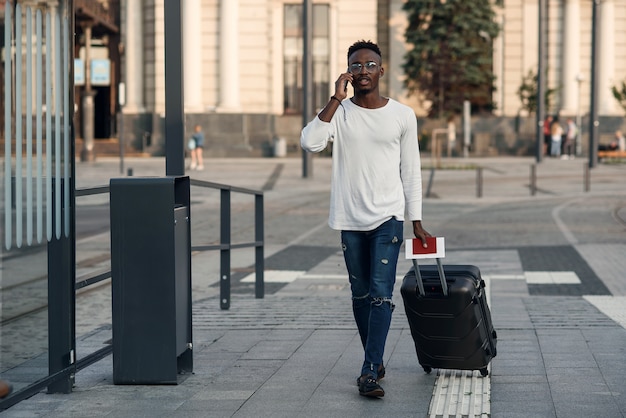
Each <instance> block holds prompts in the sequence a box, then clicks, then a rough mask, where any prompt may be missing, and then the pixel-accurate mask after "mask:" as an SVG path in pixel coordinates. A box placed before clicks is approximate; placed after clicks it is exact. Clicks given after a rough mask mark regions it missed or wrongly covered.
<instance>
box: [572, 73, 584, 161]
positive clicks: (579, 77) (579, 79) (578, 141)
mask: <svg viewBox="0 0 626 418" xmlns="http://www.w3.org/2000/svg"><path fill="white" fill-rule="evenodd" d="M584 79H585V77H584V76H583V75H582V74H580V73H579V74H578V75H577V76H576V82H577V83H578V107H577V109H576V128H577V130H578V131H577V132H576V149H575V151H574V152H575V153H576V156H577V157H580V156H581V155H582V153H583V141H582V136H581V132H582V128H583V122H582V116H581V111H580V106H581V102H582V97H581V85H582V83H583V80H584Z"/></svg>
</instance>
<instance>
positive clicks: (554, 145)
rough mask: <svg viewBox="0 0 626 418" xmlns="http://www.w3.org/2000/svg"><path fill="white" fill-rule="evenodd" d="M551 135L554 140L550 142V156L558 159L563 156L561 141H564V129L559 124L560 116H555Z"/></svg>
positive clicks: (551, 126)
mask: <svg viewBox="0 0 626 418" xmlns="http://www.w3.org/2000/svg"><path fill="white" fill-rule="evenodd" d="M550 134H551V136H552V140H551V142H550V156H552V157H554V158H558V157H559V156H560V155H561V141H562V139H563V127H562V126H561V124H560V123H559V118H558V116H555V117H554V119H552V124H551V125H550Z"/></svg>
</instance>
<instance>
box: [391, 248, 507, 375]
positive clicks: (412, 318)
mask: <svg viewBox="0 0 626 418" xmlns="http://www.w3.org/2000/svg"><path fill="white" fill-rule="evenodd" d="M416 271H417V272H418V274H417V275H416V274H415V272H416ZM420 276H421V279H420ZM400 292H401V294H402V299H403V301H404V310H405V312H406V315H407V318H408V320H409V326H410V328H411V335H412V336H413V340H414V341H415V349H416V351H417V358H418V360H419V363H420V365H421V366H422V367H423V368H424V371H426V372H427V373H430V372H431V370H432V369H434V368H437V369H458V370H480V373H481V375H483V376H487V374H488V371H487V366H488V365H489V362H490V361H491V359H492V358H493V357H495V356H496V353H497V351H496V341H497V335H496V331H495V330H494V328H493V324H492V322H491V313H490V311H489V307H488V306H487V299H486V296H485V282H484V281H483V280H482V278H481V276H480V270H479V268H478V267H476V266H472V265H446V266H443V265H442V264H441V260H440V259H437V265H436V266H434V265H427V266H418V265H417V262H416V260H413V267H412V268H411V269H410V270H409V271H408V273H407V274H406V275H405V276H404V280H403V281H402V287H401V288H400Z"/></svg>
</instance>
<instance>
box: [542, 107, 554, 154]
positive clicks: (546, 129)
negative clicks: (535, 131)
mask: <svg viewBox="0 0 626 418" xmlns="http://www.w3.org/2000/svg"><path fill="white" fill-rule="evenodd" d="M551 126H552V116H550V115H548V116H546V118H545V119H544V120H543V155H550V142H552V132H551V131H550V127H551Z"/></svg>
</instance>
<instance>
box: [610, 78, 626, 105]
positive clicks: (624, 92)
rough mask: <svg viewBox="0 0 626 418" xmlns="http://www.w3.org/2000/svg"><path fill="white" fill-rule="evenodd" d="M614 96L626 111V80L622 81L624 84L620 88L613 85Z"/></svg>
mask: <svg viewBox="0 0 626 418" xmlns="http://www.w3.org/2000/svg"><path fill="white" fill-rule="evenodd" d="M611 92H613V97H615V100H617V102H618V103H619V105H620V107H621V108H622V109H623V110H624V112H626V82H624V81H622V85H621V86H620V87H619V88H618V87H616V86H613V87H611Z"/></svg>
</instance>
